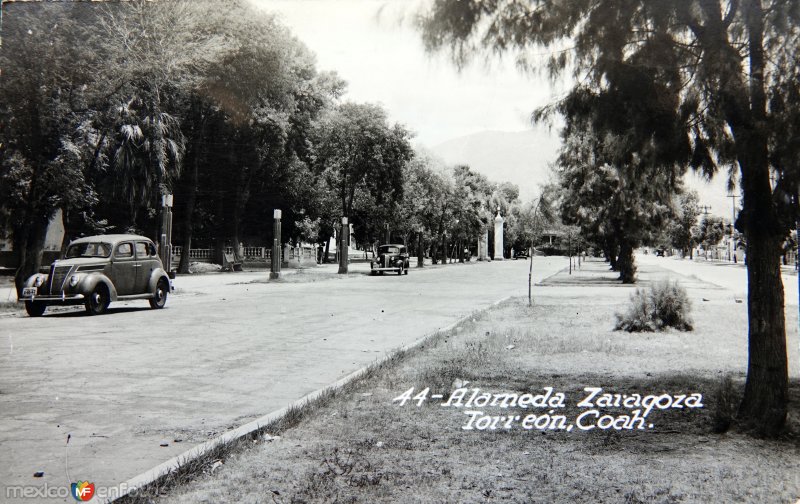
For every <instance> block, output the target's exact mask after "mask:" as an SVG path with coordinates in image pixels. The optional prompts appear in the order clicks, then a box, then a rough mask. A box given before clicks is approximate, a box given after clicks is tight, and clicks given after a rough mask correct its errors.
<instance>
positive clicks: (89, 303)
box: [86, 284, 111, 315]
mask: <svg viewBox="0 0 800 504" xmlns="http://www.w3.org/2000/svg"><path fill="white" fill-rule="evenodd" d="M110 302H111V298H110V297H109V295H108V288H107V287H106V286H105V285H103V284H100V285H97V286H96V287H95V288H94V289H93V290H92V293H91V294H89V298H88V299H87V300H86V311H87V312H89V315H102V314H103V313H105V312H106V310H107V309H108V304H109V303H110Z"/></svg>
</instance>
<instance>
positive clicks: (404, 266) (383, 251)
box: [370, 244, 408, 275]
mask: <svg viewBox="0 0 800 504" xmlns="http://www.w3.org/2000/svg"><path fill="white" fill-rule="evenodd" d="M384 271H392V272H396V273H397V274H398V275H402V274H404V273H405V274H406V275H408V250H407V249H406V246H405V245H397V244H387V245H381V246H380V247H378V253H377V256H376V258H375V259H373V260H372V262H370V274H372V275H377V274H378V273H380V274H381V275H383V272H384Z"/></svg>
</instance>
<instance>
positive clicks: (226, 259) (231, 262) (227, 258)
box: [222, 253, 242, 271]
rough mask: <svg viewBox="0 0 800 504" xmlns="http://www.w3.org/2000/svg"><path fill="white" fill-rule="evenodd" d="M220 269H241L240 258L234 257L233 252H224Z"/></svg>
mask: <svg viewBox="0 0 800 504" xmlns="http://www.w3.org/2000/svg"><path fill="white" fill-rule="evenodd" d="M222 258H223V264H222V269H223V270H225V271H242V260H241V259H236V256H235V255H234V254H228V253H225V254H223V256H222Z"/></svg>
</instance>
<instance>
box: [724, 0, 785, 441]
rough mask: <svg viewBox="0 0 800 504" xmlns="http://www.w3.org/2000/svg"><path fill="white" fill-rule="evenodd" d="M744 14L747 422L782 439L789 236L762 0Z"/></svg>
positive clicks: (741, 122)
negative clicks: (772, 157)
mask: <svg viewBox="0 0 800 504" xmlns="http://www.w3.org/2000/svg"><path fill="white" fill-rule="evenodd" d="M742 9H743V11H744V13H745V22H746V24H747V31H748V33H747V37H748V49H749V81H748V83H747V87H745V85H744V83H742V82H741V81H740V80H739V79H738V78H736V76H730V77H732V78H731V79H729V80H728V81H727V84H723V86H725V87H724V89H723V96H725V98H726V102H725V105H726V115H727V122H728V124H729V125H730V127H731V130H732V131H733V135H734V139H735V142H736V150H737V157H738V160H739V167H740V169H741V175H742V177H741V180H742V200H743V201H742V212H741V214H740V215H739V218H738V219H737V227H738V228H739V229H740V230H741V231H743V232H744V233H745V236H746V238H747V280H748V293H747V313H748V317H749V324H748V326H749V328H748V342H749V351H748V363H747V382H746V384H745V392H744V398H743V399H742V404H741V406H740V408H739V419H740V422H741V423H742V424H743V425H744V426H745V427H749V428H751V429H753V430H755V431H756V432H758V433H760V434H763V435H766V436H770V437H774V436H776V435H777V434H778V433H779V432H780V431H781V430H782V428H783V426H784V424H785V422H786V413H787V403H788V397H789V393H788V389H789V373H788V361H787V355H786V327H785V319H784V305H783V302H784V299H783V296H784V294H783V282H782V280H781V271H780V244H781V242H782V240H783V238H784V236H785V234H786V232H787V231H788V230H786V229H784V228H783V227H782V226H781V225H780V224H779V222H780V219H779V218H778V215H777V211H776V209H775V207H774V205H773V202H772V187H771V185H770V180H769V150H768V147H767V131H766V129H767V100H766V93H765V91H764V90H765V83H764V68H765V57H764V47H763V33H764V26H763V19H764V12H763V11H762V7H761V2H760V1H759V0H747V1H746V2H744V5H743V6H742ZM740 75H741V74H740ZM748 98H749V99H748Z"/></svg>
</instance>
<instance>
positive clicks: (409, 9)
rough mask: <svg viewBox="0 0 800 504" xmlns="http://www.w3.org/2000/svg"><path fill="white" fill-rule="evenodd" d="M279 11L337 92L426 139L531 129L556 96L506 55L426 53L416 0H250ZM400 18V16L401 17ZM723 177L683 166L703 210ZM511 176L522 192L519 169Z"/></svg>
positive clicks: (723, 201) (724, 207)
mask: <svg viewBox="0 0 800 504" xmlns="http://www.w3.org/2000/svg"><path fill="white" fill-rule="evenodd" d="M250 1H251V2H252V3H254V4H255V5H257V6H259V7H261V8H263V9H265V10H267V11H271V12H276V13H278V15H279V17H280V19H281V20H282V21H283V23H284V24H286V25H287V26H288V27H289V28H290V29H291V30H292V32H294V33H295V35H296V36H297V37H298V38H299V39H300V40H302V41H303V42H304V43H305V44H306V45H307V46H308V47H309V48H310V49H311V50H312V51H313V52H314V53H315V54H316V55H317V63H318V65H317V66H318V68H319V69H320V70H335V71H336V72H337V73H339V75H340V76H341V77H342V78H344V79H345V80H346V81H347V82H348V84H349V86H348V94H347V95H346V96H345V99H347V100H351V101H355V102H373V103H380V104H382V105H383V106H384V107H385V108H386V109H387V110H388V112H389V116H390V118H391V119H392V120H393V121H397V122H400V123H403V124H405V125H406V126H407V127H408V128H409V129H410V130H412V131H414V132H415V133H416V138H415V143H417V144H420V145H422V146H425V147H434V146H436V145H438V144H440V143H442V142H445V141H447V140H451V139H453V138H458V137H463V136H465V135H469V134H472V133H478V132H481V131H487V130H489V131H509V132H519V131H523V130H531V129H534V127H533V126H531V124H530V114H531V112H533V111H534V110H535V109H536V108H538V107H540V106H542V105H546V104H548V103H551V102H552V101H554V100H555V99H556V98H557V97H558V96H561V93H563V91H564V89H563V87H562V88H559V89H556V88H554V87H553V86H552V85H551V84H550V83H549V82H548V80H547V79H546V78H543V77H539V76H535V75H523V74H522V73H520V72H519V71H518V70H517V69H516V67H515V66H514V62H513V61H511V59H506V60H503V61H499V60H495V61H493V62H491V65H490V67H489V68H487V66H486V65H485V64H484V62H483V60H480V61H477V62H474V63H473V64H472V65H470V66H469V67H468V68H466V69H464V70H462V71H461V72H459V71H458V70H457V69H456V68H455V67H454V65H453V64H452V63H451V62H450V61H449V60H448V58H447V56H446V55H445V54H437V55H431V54H427V53H426V52H425V50H424V48H423V45H422V38H421V36H420V33H419V32H418V31H416V30H415V28H414V27H413V25H412V23H411V22H410V21H409V19H408V18H409V16H412V15H413V14H414V13H415V12H416V10H417V8H418V7H419V5H420V1H421V0H250ZM404 18H405V20H404ZM535 129H536V136H537V137H540V138H541V137H547V138H549V139H550V143H551V144H552V149H549V152H543V153H541V155H542V158H545V159H547V160H551V159H553V158H554V154H553V153H554V152H555V150H556V149H557V147H558V139H557V136H556V135H555V134H553V133H552V132H547V131H546V128H545V127H543V126H538V127H536V128H535ZM723 179H724V177H721V176H720V177H717V178H716V180H715V181H714V182H713V184H711V185H708V184H706V183H705V182H702V181H700V180H699V178H698V177H696V176H693V175H692V174H690V175H689V176H688V180H689V185H690V186H691V187H693V188H694V189H697V190H698V191H699V192H700V193H701V200H702V201H701V203H702V204H707V205H710V206H711V212H712V213H716V214H718V215H722V216H725V217H730V215H731V201H730V200H729V199H727V198H726V197H725V194H726V192H725V188H724V180H723ZM514 182H515V183H517V184H519V185H520V186H521V189H523V191H522V192H523V193H528V194H532V192H533V191H534V190H535V188H534V187H528V188H525V187H523V186H524V185H525V182H524V176H523V177H522V178H521V180H520V179H518V180H514Z"/></svg>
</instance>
